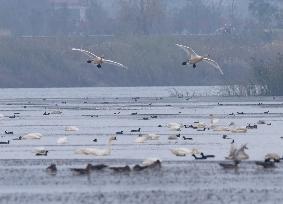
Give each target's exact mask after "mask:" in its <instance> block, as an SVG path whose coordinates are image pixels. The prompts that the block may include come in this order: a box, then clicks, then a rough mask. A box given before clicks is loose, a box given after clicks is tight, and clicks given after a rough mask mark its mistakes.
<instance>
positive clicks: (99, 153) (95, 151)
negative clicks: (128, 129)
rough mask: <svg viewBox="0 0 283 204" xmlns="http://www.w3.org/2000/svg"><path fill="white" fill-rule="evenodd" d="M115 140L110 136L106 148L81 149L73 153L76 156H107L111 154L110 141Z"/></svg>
mask: <svg viewBox="0 0 283 204" xmlns="http://www.w3.org/2000/svg"><path fill="white" fill-rule="evenodd" d="M114 140H117V139H116V137H115V136H111V137H110V138H109V140H108V148H105V149H97V148H81V149H78V150H76V151H75V153H76V154H85V155H94V156H108V155H110V154H111V145H112V141H114Z"/></svg>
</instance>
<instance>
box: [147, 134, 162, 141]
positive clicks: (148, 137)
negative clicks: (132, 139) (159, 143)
mask: <svg viewBox="0 0 283 204" xmlns="http://www.w3.org/2000/svg"><path fill="white" fill-rule="evenodd" d="M146 136H147V139H148V140H159V137H160V136H159V135H157V134H155V133H149V134H146Z"/></svg>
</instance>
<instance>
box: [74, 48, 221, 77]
mask: <svg viewBox="0 0 283 204" xmlns="http://www.w3.org/2000/svg"><path fill="white" fill-rule="evenodd" d="M176 45H177V46H178V47H179V48H181V49H182V50H184V51H185V52H186V54H187V56H188V57H187V59H186V61H184V62H183V63H182V65H184V66H185V65H187V64H191V65H193V68H196V64H198V63H200V62H207V63H209V64H210V65H212V66H213V67H214V68H216V69H217V70H218V71H219V72H220V74H221V75H223V74H224V73H223V71H222V69H221V67H220V66H219V65H218V63H217V62H215V61H214V60H212V59H210V58H209V56H201V55H198V54H197V53H196V52H195V51H194V50H193V49H192V48H190V47H188V46H185V45H180V44H176ZM72 50H73V51H79V52H81V53H84V54H85V55H87V56H88V57H89V59H88V60H87V63H89V64H95V65H96V66H97V68H98V69H100V68H101V67H102V64H112V65H115V66H118V67H121V68H123V69H128V67H127V66H125V65H123V64H121V63H118V62H115V61H112V60H108V59H105V58H104V56H100V57H99V56H97V55H96V54H94V53H92V52H90V51H87V50H83V49H77V48H72Z"/></svg>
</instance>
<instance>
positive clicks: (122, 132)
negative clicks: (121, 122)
mask: <svg viewBox="0 0 283 204" xmlns="http://www.w3.org/2000/svg"><path fill="white" fill-rule="evenodd" d="M123 134H124V131H123V130H121V131H118V132H116V135H123Z"/></svg>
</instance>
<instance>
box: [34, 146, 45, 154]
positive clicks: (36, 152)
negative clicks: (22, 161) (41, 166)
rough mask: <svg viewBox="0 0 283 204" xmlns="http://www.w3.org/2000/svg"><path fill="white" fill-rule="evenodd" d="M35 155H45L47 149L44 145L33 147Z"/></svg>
mask: <svg viewBox="0 0 283 204" xmlns="http://www.w3.org/2000/svg"><path fill="white" fill-rule="evenodd" d="M34 152H35V156H47V153H48V150H46V149H45V148H44V147H37V148H35V149H34Z"/></svg>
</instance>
